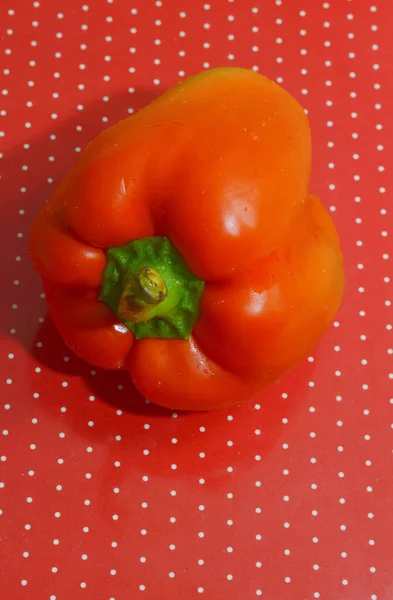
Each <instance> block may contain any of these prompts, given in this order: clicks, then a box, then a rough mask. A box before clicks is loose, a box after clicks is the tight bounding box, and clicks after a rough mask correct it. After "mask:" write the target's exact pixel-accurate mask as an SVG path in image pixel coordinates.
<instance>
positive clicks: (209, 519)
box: [0, 0, 393, 600]
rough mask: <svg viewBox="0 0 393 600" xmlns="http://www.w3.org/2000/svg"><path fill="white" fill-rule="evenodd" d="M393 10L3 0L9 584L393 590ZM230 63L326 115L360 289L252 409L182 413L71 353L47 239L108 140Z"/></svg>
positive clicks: (2, 424) (323, 178) (325, 597)
mask: <svg viewBox="0 0 393 600" xmlns="http://www.w3.org/2000/svg"><path fill="white" fill-rule="evenodd" d="M392 9H393V5H392V3H391V1H390V0H374V2H373V1H372V0H356V1H355V0H353V1H350V0H330V2H322V1H321V0H232V1H230V0H210V2H203V1H202V0H192V1H191V0H156V1H154V0H107V1H105V0H94V1H93V0H87V3H83V2H82V1H81V2H80V1H78V0H68V2H65V1H64V0H52V1H50V2H49V1H48V0H41V1H40V2H38V1H37V2H32V1H30V0H4V1H3V2H2V3H1V8H0V28H1V37H0V40H1V41H0V43H1V52H0V67H1V71H0V92H1V95H0V175H1V179H0V201H1V219H0V228H1V252H0V257H1V274H2V276H1V279H2V293H1V298H0V302H1V311H0V316H1V381H0V390H1V406H0V433H1V435H0V542H1V550H0V552H1V568H0V588H1V590H2V592H1V595H2V597H4V598H7V599H11V598H12V599H13V600H23V599H25V598H26V599H29V600H71V599H72V600H81V599H85V600H98V599H102V600H130V599H134V598H135V599H138V598H140V599H141V600H143V599H146V600H163V599H165V598H178V599H182V598H190V599H191V598H195V599H196V598H205V599H206V600H218V599H221V598H225V599H228V600H235V599H236V600H238V599H241V600H251V599H253V598H256V597H262V598H265V599H266V600H289V599H291V600H292V599H293V600H303V599H304V600H313V599H315V598H320V599H321V600H389V599H390V598H391V597H392V593H393V592H392V586H393V552H392V545H391V535H390V533H391V531H392V528H393V514H392V508H391V504H392V503H391V497H392V494H393V479H392V477H391V473H392V447H393V446H392V433H393V430H392V427H393V425H392V423H393V415H392V411H393V337H392V336H393V333H392V327H393V311H392V299H393V290H392V256H393V247H392V241H391V236H392V235H393V231H392V225H391V212H390V211H391V208H390V206H389V200H388V198H389V192H390V189H389V183H391V178H392V176H391V171H390V172H389V162H391V158H390V159H389V156H390V157H391V156H392V145H391V140H392V135H393V128H392V119H391V115H390V116H389V112H390V108H391V99H392V97H393V77H392V74H393V73H392V58H393V57H392V45H391V36H392V31H393V10H392ZM222 65H237V66H243V67H248V68H251V69H254V70H256V71H259V72H261V73H263V74H265V75H267V76H268V77H270V78H271V79H273V80H275V81H277V82H279V83H280V84H282V85H283V86H284V87H285V88H286V89H287V90H288V91H290V92H291V93H292V94H293V95H294V96H295V97H296V98H297V99H298V100H299V101H300V102H301V103H302V104H303V106H304V107H305V109H306V110H307V112H308V115H309V118H310V121H311V125H312V132H313V146H314V154H313V156H314V165H313V179H312V191H313V192H314V193H316V194H318V195H320V196H321V198H322V199H323V202H324V203H325V205H326V207H327V208H328V209H329V210H330V211H331V213H332V216H333V218H334V220H335V223H336V225H337V228H338V230H339V232H340V234H341V237H342V247H343V251H344V255H345V264H346V273H347V289H346V295H345V300H344V303H343V305H342V308H341V310H340V313H339V314H338V316H337V320H336V321H335V322H334V324H333V325H332V327H331V328H330V330H329V332H328V334H327V335H326V336H325V337H324V339H323V340H322V342H321V343H320V344H319V346H318V348H317V349H316V350H315V352H314V353H313V355H312V356H310V357H309V358H308V360H306V361H304V362H303V363H302V364H301V365H300V366H299V367H298V368H296V369H295V370H294V371H293V372H292V373H290V374H289V375H287V376H286V377H285V378H283V379H282V381H281V382H280V383H278V384H277V385H275V386H273V387H271V388H270V389H269V390H267V391H266V392H265V393H264V394H263V395H261V396H260V397H258V398H256V399H254V400H253V401H251V402H249V403H248V404H247V405H246V406H244V407H242V408H237V409H233V410H231V411H229V412H222V411H220V412H213V413H202V414H181V413H179V414H176V413H170V412H166V411H165V410H161V409H158V408H156V407H154V406H153V405H152V404H151V403H149V401H148V400H144V399H142V398H139V397H136V395H135V393H133V392H132V389H131V385H130V383H129V380H128V376H127V375H126V374H116V373H115V374H114V373H106V372H101V371H99V370H92V368H91V367H89V365H88V364H86V363H84V362H83V361H81V360H79V359H77V358H76V357H75V356H74V355H72V354H71V353H70V352H69V351H68V350H67V348H66V347H65V346H64V344H63V342H62V340H61V339H60V337H59V336H58V334H57V333H56V331H55V330H54V327H53V325H52V324H51V321H50V319H48V318H47V316H46V305H45V298H44V295H43V293H42V288H41V283H40V280H39V277H38V276H37V275H36V274H35V273H34V271H33V269H32V267H31V265H30V262H29V259H28V256H27V240H28V235H29V230H30V227H31V224H32V221H33V219H34V217H35V215H36V214H37V212H38V208H39V206H40V205H41V204H42V203H43V202H45V200H46V199H47V198H48V197H49V196H50V194H51V193H52V192H53V190H54V189H55V187H56V185H57V184H58V183H59V181H60V180H61V178H62V177H63V176H64V175H65V173H66V172H67V170H68V169H69V168H70V167H71V165H72V164H73V163H75V161H76V160H77V159H78V156H79V154H80V152H81V150H82V149H83V148H84V147H85V146H86V144H87V143H88V141H89V140H90V139H91V138H92V137H93V136H94V135H96V134H97V133H98V132H100V131H101V130H102V129H103V128H105V127H107V126H108V125H110V124H113V123H115V122H116V121H117V120H119V119H121V118H124V117H126V116H127V115H128V114H131V113H133V112H135V111H136V110H138V109H139V108H140V107H142V106H144V105H145V104H146V103H147V102H149V101H150V100H151V99H152V98H154V97H155V96H157V95H158V94H159V93H160V92H161V91H162V90H164V89H166V88H168V87H169V86H171V85H173V84H175V83H176V82H177V81H179V80H181V79H182V78H184V77H187V76H188V75H191V74H194V73H196V72H198V71H202V70H204V69H208V68H210V67H216V66H222ZM389 223H390V224H389Z"/></svg>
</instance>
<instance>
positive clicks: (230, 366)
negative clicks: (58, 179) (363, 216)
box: [30, 68, 344, 410]
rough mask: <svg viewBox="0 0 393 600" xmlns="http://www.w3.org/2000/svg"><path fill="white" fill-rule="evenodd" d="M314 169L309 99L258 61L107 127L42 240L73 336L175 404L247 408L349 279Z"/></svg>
mask: <svg viewBox="0 0 393 600" xmlns="http://www.w3.org/2000/svg"><path fill="white" fill-rule="evenodd" d="M310 172H311V138H310V128H309V123H308V120H307V117H306V115H305V113H304V110H303V109H302V107H301V106H300V105H299V104H298V103H297V102H296V100H295V99H294V98H293V97H292V96H291V95H289V94H288V93H287V92H286V91H284V90H283V89H282V88H281V87H280V86H278V85H277V84H275V83H273V82H271V81H269V80H268V79H267V78H265V77H263V76H261V75H259V74H257V73H254V72H253V71H249V70H246V69H238V68H222V69H214V70H212V71H207V72H205V73H202V74H199V75H196V76H194V77H191V78H189V79H187V80H185V81H183V82H181V83H180V84H178V85H177V86H175V87H174V88H172V89H170V90H169V91H167V92H165V93H164V94H163V95H162V96H160V97H159V98H157V99H156V100H154V101H153V102H152V103H151V104H149V105H148V106H147V107H146V108H144V109H142V110H141V111H139V112H138V113H136V114H135V115H132V116H131V117H129V118H127V119H125V120H124V121H120V122H119V123H117V124H116V125H114V126H113V127H111V128H109V129H107V130H106V131H104V132H103V133H101V134H100V135H99V136H98V137H97V138H96V139H95V140H93V141H92V142H91V143H90V144H89V145H88V146H87V148H86V149H85V151H84V152H83V154H82V156H81V159H80V161H79V162H78V164H77V165H75V167H74V168H73V169H72V170H71V172H70V173H69V174H68V175H67V176H66V178H65V179H64V181H63V182H62V183H61V184H60V186H59V187H58V189H57V190H56V192H55V193H54V194H53V196H52V197H51V198H50V199H49V201H48V202H47V203H46V204H45V205H44V206H43V207H42V210H41V212H40V214H39V216H38V217H37V219H36V222H35V224H34V226H33V229H32V232H31V237H30V256H31V259H32V262H33V265H34V266H35V268H36V269H37V271H38V272H39V274H40V275H41V277H42V279H43V284H44V289H45V292H46V297H47V302H48V306H49V310H50V313H51V315H52V318H53V321H54V323H55V325H56V327H57V328H58V330H59V332H60V334H61V335H62V336H63V338H64V340H65V342H66V344H67V345H68V346H69V348H70V349H71V350H73V351H74V352H75V353H76V354H77V355H78V356H80V357H82V358H84V359H85V360H87V361H88V362H90V363H92V364H94V365H96V366H98V367H102V368H104V369H128V371H129V372H130V375H131V378H132V380H133V382H134V384H135V386H136V387H137V388H138V390H139V391H140V392H141V393H142V394H143V395H145V397H147V398H149V399H150V400H152V401H153V402H156V403H157V404H161V405H163V406H167V407H169V408H176V409H186V410H208V409H212V408H223V407H227V406H231V405H236V404H242V403H244V402H245V401H247V399H249V398H250V397H251V396H253V395H254V394H256V393H258V392H260V391H261V390H262V389H263V388H265V387H266V386H267V385H269V384H270V383H272V382H274V381H276V380H277V379H279V378H280V377H281V376H282V374H283V373H285V372H286V371H288V370H289V369H290V368H292V367H293V366H294V365H296V364H297V363H298V362H299V361H300V360H302V358H304V357H305V356H306V355H307V354H308V353H309V352H310V351H311V350H312V348H313V347H314V346H315V344H316V343H317V341H318V340H319V339H320V337H321V336H322V335H323V334H324V332H325V331H326V329H327V328H328V326H329V324H330V323H331V321H332V319H333V318H334V315H335V314H336V312H337V310H338V308H339V305H340V302H341V299H342V295H343V290H344V271H343V262H342V256H341V252H340V246H339V240H338V236H337V233H336V230H335V227H334V225H333V222H332V220H331V218H330V216H329V215H328V213H327V212H326V210H325V209H324V207H323V206H322V204H321V202H320V201H319V200H318V199H317V198H316V197H315V196H313V195H311V194H310V192H309V180H310Z"/></svg>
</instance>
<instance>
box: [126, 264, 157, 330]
mask: <svg viewBox="0 0 393 600" xmlns="http://www.w3.org/2000/svg"><path fill="white" fill-rule="evenodd" d="M167 295H168V290H167V287H166V284H165V281H164V280H163V278H162V277H161V275H160V273H159V272H158V271H157V269H154V268H153V267H141V268H140V269H138V271H137V272H136V273H135V274H134V275H133V276H132V278H131V280H130V281H129V282H128V283H127V285H126V286H125V288H124V291H123V293H122V295H121V297H120V301H119V307H118V313H119V316H120V317H121V318H122V319H124V320H126V321H131V322H132V323H142V322H144V321H148V320H149V319H150V318H151V312H152V310H153V309H154V308H155V307H156V306H158V305H159V304H161V302H163V301H164V300H165V298H166V297H167Z"/></svg>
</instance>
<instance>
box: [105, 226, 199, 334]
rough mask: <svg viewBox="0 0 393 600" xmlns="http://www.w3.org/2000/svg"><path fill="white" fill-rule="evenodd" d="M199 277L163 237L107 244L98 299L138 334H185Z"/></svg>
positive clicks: (195, 303) (196, 301) (195, 307)
mask: <svg viewBox="0 0 393 600" xmlns="http://www.w3.org/2000/svg"><path fill="white" fill-rule="evenodd" d="M203 287H204V282H203V281H201V280H200V279H198V278H197V277H195V275H194V274H193V273H191V271H190V270H189V269H188V267H187V265H186V264H185V262H184V261H183V259H182V257H181V256H180V255H179V253H178V252H177V250H176V249H175V247H174V246H173V245H172V244H171V243H170V242H169V240H168V239H167V238H165V237H151V238H141V239H139V240H135V241H133V242H130V243H129V244H126V245H125V246H119V247H115V248H109V250H108V253H107V266H106V269H105V271H104V274H103V277H102V287H101V294H100V300H101V301H102V302H105V304H106V305H107V306H109V308H110V309H111V310H112V311H113V312H114V313H115V314H116V315H117V316H118V317H119V318H120V319H121V320H122V321H123V323H124V324H125V325H126V326H127V327H128V328H129V329H130V330H131V331H132V332H133V333H134V335H135V337H136V338H137V339H141V338H165V339H170V338H175V339H176V338H177V339H184V340H186V339H188V338H189V336H190V333H191V331H192V328H193V326H194V324H195V321H196V319H197V318H198V314H199V301H200V297H201V294H202V291H203Z"/></svg>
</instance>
